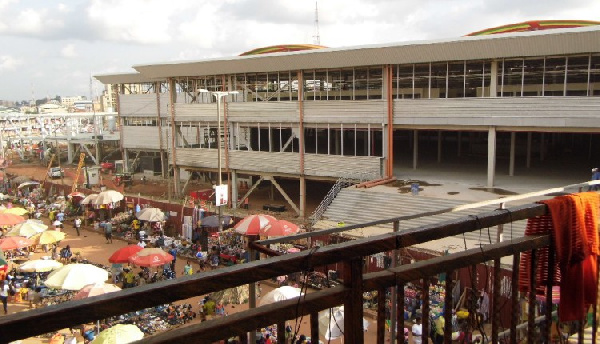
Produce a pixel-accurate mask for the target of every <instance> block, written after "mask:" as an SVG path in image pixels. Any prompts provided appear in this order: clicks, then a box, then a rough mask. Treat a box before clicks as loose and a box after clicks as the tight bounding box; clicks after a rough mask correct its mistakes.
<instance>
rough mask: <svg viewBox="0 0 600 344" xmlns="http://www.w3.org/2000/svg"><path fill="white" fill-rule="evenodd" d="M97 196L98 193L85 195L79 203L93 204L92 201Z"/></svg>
mask: <svg viewBox="0 0 600 344" xmlns="http://www.w3.org/2000/svg"><path fill="white" fill-rule="evenodd" d="M97 197H98V194H91V195H87V196H85V198H84V199H82V200H81V202H79V203H81V204H94V201H95V200H96V198H97Z"/></svg>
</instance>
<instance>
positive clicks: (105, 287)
mask: <svg viewBox="0 0 600 344" xmlns="http://www.w3.org/2000/svg"><path fill="white" fill-rule="evenodd" d="M119 290H121V288H119V287H117V286H116V285H114V284H108V283H104V282H102V283H94V284H88V285H86V286H85V287H83V288H81V290H80V291H79V292H78V293H77V294H75V296H73V300H81V299H85V298H87V297H92V296H98V295H104V294H107V293H113V292H115V291H119Z"/></svg>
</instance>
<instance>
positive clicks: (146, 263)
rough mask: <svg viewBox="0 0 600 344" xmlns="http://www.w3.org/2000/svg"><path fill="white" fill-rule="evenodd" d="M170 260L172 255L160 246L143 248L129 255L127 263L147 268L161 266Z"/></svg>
mask: <svg viewBox="0 0 600 344" xmlns="http://www.w3.org/2000/svg"><path fill="white" fill-rule="evenodd" d="M172 260H173V256H172V255H171V254H170V253H169V252H165V251H163V249H161V248H144V249H142V250H140V251H139V252H138V253H136V254H134V255H133V256H131V257H129V263H131V264H134V265H137V266H143V267H147V268H150V267H156V266H162V265H165V264H167V263H170V262H171V261H172Z"/></svg>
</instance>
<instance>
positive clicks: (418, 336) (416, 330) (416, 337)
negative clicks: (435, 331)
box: [411, 316, 423, 344]
mask: <svg viewBox="0 0 600 344" xmlns="http://www.w3.org/2000/svg"><path fill="white" fill-rule="evenodd" d="M411 332H412V338H413V343H415V344H421V343H422V342H423V337H422V336H423V324H421V317H420V316H417V317H416V318H415V323H414V324H413V325H412V329H411Z"/></svg>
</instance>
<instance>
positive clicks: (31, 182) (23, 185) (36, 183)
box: [17, 181, 40, 189]
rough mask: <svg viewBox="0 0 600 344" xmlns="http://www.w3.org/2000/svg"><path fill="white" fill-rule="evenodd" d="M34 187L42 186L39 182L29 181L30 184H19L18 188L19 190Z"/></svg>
mask: <svg viewBox="0 0 600 344" xmlns="http://www.w3.org/2000/svg"><path fill="white" fill-rule="evenodd" d="M32 185H40V183H39V182H34V181H28V182H24V183H21V184H19V186H18V187H17V188H18V189H22V188H24V187H28V186H32Z"/></svg>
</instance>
